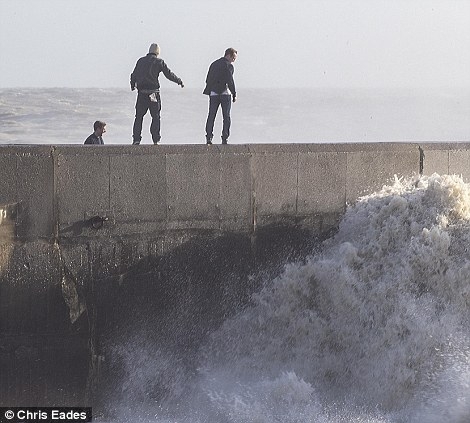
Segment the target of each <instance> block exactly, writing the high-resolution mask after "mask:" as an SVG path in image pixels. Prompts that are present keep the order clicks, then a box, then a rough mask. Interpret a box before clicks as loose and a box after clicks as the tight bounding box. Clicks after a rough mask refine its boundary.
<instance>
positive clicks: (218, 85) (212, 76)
mask: <svg viewBox="0 0 470 423" xmlns="http://www.w3.org/2000/svg"><path fill="white" fill-rule="evenodd" d="M233 72H234V69H233V65H232V64H231V63H230V62H229V61H228V60H227V59H226V58H225V57H221V58H220V59H217V60H216V61H215V62H213V63H212V64H211V65H210V67H209V71H208V72H207V78H206V88H204V91H203V93H204V94H207V95H210V93H211V91H214V92H215V93H217V94H221V93H223V92H224V91H225V90H226V89H227V87H228V89H229V90H230V92H231V93H232V95H233V96H236V95H237V93H236V90H235V81H234V80H233Z"/></svg>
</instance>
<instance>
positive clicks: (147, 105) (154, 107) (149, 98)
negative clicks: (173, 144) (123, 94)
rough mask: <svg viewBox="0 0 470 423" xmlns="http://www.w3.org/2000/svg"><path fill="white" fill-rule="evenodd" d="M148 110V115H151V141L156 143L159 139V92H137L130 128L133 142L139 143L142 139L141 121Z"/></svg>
mask: <svg viewBox="0 0 470 423" xmlns="http://www.w3.org/2000/svg"><path fill="white" fill-rule="evenodd" d="M148 110H150V115H151V116H152V123H151V125H150V133H151V134H152V141H153V143H154V144H156V143H157V142H159V141H160V139H161V136H160V111H161V110H162V102H161V99H160V93H154V94H144V93H140V92H139V93H138V94H137V101H136V103H135V120H134V127H133V129H132V137H133V139H134V142H133V144H140V141H141V139H142V122H143V119H144V116H145V115H146V114H147V111H148Z"/></svg>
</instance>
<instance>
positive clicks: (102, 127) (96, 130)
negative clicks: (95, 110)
mask: <svg viewBox="0 0 470 423" xmlns="http://www.w3.org/2000/svg"><path fill="white" fill-rule="evenodd" d="M105 132H106V123H104V122H101V121H100V120H97V121H96V122H95V123H94V124H93V133H92V134H91V135H90V136H89V137H88V138H87V139H86V140H85V144H97V145H103V144H104V142H103V134H104V133H105Z"/></svg>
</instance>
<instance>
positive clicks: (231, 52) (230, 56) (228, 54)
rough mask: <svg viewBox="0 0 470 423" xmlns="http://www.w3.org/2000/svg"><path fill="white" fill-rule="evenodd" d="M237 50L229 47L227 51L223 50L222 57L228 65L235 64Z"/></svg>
mask: <svg viewBox="0 0 470 423" xmlns="http://www.w3.org/2000/svg"><path fill="white" fill-rule="evenodd" d="M237 54H238V52H237V50H235V49H234V48H232V47H230V48H228V49H227V50H225V54H224V57H225V58H226V59H227V60H228V61H229V62H230V63H233V62H235V59H236V58H237Z"/></svg>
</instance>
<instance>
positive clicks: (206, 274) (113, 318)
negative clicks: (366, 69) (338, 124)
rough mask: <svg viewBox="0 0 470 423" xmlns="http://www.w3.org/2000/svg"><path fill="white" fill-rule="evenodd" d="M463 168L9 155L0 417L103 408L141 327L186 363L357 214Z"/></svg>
mask: <svg viewBox="0 0 470 423" xmlns="http://www.w3.org/2000/svg"><path fill="white" fill-rule="evenodd" d="M469 164H470V144H468V143H454V144H446V143H442V144H403V143H396V144H327V145H325V144H290V145H228V146H223V147H222V146H216V145H213V146H202V145H199V146H198V145H191V146H158V147H155V146H153V145H151V146H139V147H135V146H99V147H95V146H56V147H52V146H0V217H1V222H0V374H1V376H2V378H1V379H2V386H1V387H0V405H2V406H15V405H23V406H24V405H34V406H38V405H39V406H47V405H67V404H70V405H77V404H80V405H86V404H92V403H93V404H95V403H96V402H97V401H98V402H100V401H101V402H105V401H106V398H104V396H103V392H110V391H113V389H115V388H116V384H115V379H114V375H115V372H116V368H117V367H119V365H118V364H116V363H114V362H113V364H112V365H111V364H110V362H111V361H112V359H111V358H110V357H111V356H112V354H111V353H110V349H109V348H110V347H109V346H110V345H112V344H115V343H116V342H120V341H122V340H123V339H125V338H126V337H129V336H131V334H132V333H134V332H135V330H136V327H138V328H139V330H140V331H144V332H146V336H148V337H149V339H153V340H155V342H157V340H158V343H162V342H163V343H165V344H166V345H168V346H173V347H174V349H173V351H175V354H178V352H177V351H183V352H188V351H190V350H191V349H193V348H196V347H197V345H198V344H199V343H200V342H202V341H203V339H204V337H205V336H207V333H208V332H209V331H210V330H212V329H213V328H214V327H216V326H217V325H219V324H220V323H221V322H222V321H223V320H224V319H225V318H226V317H227V316H229V315H230V314H231V313H233V312H235V311H236V310H237V309H238V308H239V307H240V306H242V305H243V304H245V303H246V301H247V298H248V297H249V295H250V293H252V292H253V291H254V290H255V289H256V288H257V287H258V286H259V284H260V283H262V277H254V276H253V275H261V274H264V275H273V274H276V272H278V271H279V269H280V267H279V266H281V265H282V263H283V262H285V261H286V260H293V259H296V258H300V257H303V256H305V255H306V254H308V253H310V252H311V251H312V249H313V248H314V246H315V242H316V240H317V238H318V239H321V238H323V237H325V236H327V234H328V233H329V231H332V230H334V229H335V227H336V226H337V224H338V221H339V219H340V217H341V215H342V214H343V213H344V211H345V208H346V206H347V204H348V203H352V202H354V201H356V199H357V198H358V197H359V196H361V195H364V194H368V193H371V192H373V191H374V190H377V189H380V188H381V187H382V186H383V185H384V184H387V183H389V182H390V181H391V179H392V178H393V177H394V175H397V176H398V177H401V176H410V175H413V174H415V175H416V174H419V173H425V174H431V173H433V172H435V171H436V172H440V173H459V174H462V175H463V176H464V178H466V179H467V180H468V179H469V178H470V167H469ZM260 272H261V273H260ZM175 321H176V322H178V324H175V323H174V322H175ZM147 332H148V333H147ZM113 372H114V373H113ZM114 393H115V394H116V395H118V393H117V392H114Z"/></svg>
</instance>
